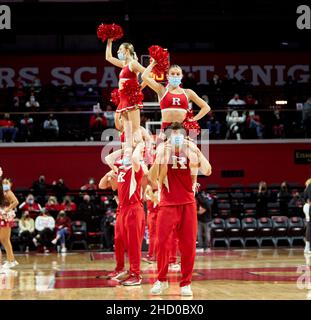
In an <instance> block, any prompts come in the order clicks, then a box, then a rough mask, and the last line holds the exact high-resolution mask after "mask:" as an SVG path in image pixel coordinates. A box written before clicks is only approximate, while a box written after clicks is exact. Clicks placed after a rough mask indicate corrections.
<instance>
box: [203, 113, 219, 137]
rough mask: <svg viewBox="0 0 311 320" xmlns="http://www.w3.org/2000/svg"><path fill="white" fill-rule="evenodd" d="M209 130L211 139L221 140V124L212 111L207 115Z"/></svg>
mask: <svg viewBox="0 0 311 320" xmlns="http://www.w3.org/2000/svg"><path fill="white" fill-rule="evenodd" d="M206 117H207V119H208V120H207V129H208V130H209V134H210V137H211V138H212V139H213V138H216V139H219V138H220V129H221V124H220V122H219V121H218V120H216V118H215V115H214V113H213V112H212V111H210V112H209V113H208V114H207V115H206Z"/></svg>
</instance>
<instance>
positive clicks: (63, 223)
mask: <svg viewBox="0 0 311 320" xmlns="http://www.w3.org/2000/svg"><path fill="white" fill-rule="evenodd" d="M55 229H56V237H55V239H53V240H52V241H51V242H52V244H54V245H56V244H57V242H58V241H59V242H60V244H61V252H62V253H65V252H66V251H67V248H66V237H68V236H70V234H71V220H70V218H68V217H67V215H66V212H65V211H60V212H59V214H58V216H57V219H56V223H55Z"/></svg>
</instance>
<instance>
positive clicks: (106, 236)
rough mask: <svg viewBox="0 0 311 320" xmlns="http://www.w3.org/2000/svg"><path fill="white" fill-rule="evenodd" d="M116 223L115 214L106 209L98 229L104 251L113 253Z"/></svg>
mask: <svg viewBox="0 0 311 320" xmlns="http://www.w3.org/2000/svg"><path fill="white" fill-rule="evenodd" d="M115 221H116V215H115V212H114V211H113V210H111V209H108V210H107V211H106V212H105V213H104V216H103V218H102V219H101V222H100V229H101V231H102V234H103V237H102V240H101V242H102V244H103V247H104V251H113V243H114V226H115Z"/></svg>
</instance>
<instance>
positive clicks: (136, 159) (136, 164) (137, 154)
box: [132, 142, 144, 172]
mask: <svg viewBox="0 0 311 320" xmlns="http://www.w3.org/2000/svg"><path fill="white" fill-rule="evenodd" d="M143 148H144V143H143V142H140V143H139V144H138V145H137V146H136V148H135V150H134V152H133V156H132V163H133V169H134V170H135V172H138V171H139V169H140V160H141V159H142V156H141V153H142V151H143Z"/></svg>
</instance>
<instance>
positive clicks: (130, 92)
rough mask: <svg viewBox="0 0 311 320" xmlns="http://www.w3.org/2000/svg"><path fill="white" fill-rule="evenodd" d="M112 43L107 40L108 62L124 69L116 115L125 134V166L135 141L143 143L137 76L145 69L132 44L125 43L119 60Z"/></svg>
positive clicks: (121, 74)
mask: <svg viewBox="0 0 311 320" xmlns="http://www.w3.org/2000/svg"><path fill="white" fill-rule="evenodd" d="M112 41H113V39H108V40H107V47H106V60H107V61H109V62H110V63H112V64H113V65H115V66H117V67H119V68H122V70H121V72H120V74H119V99H120V101H119V105H118V107H117V110H116V113H117V115H120V116H121V119H122V122H123V125H124V133H125V142H126V148H125V157H124V159H123V162H124V164H125V165H129V164H130V157H131V154H132V148H133V141H136V142H137V143H138V142H141V141H142V136H141V132H140V130H139V128H140V109H141V108H142V107H143V104H142V99H143V95H142V93H141V91H140V90H141V89H142V88H143V87H142V86H141V87H140V86H139V83H138V79H137V76H138V74H139V73H142V72H144V70H145V68H144V67H143V66H142V65H141V64H140V63H139V62H138V61H137V56H136V53H135V51H134V47H133V45H132V44H130V43H127V42H125V43H123V44H121V45H120V47H119V50H118V58H114V57H113V56H112Z"/></svg>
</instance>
